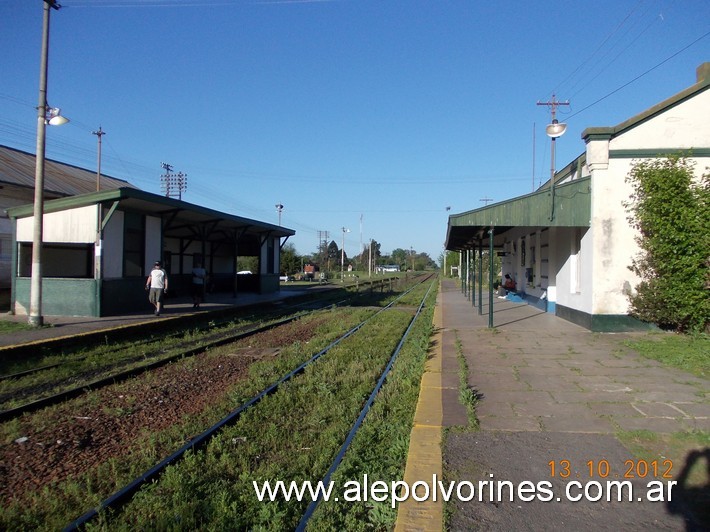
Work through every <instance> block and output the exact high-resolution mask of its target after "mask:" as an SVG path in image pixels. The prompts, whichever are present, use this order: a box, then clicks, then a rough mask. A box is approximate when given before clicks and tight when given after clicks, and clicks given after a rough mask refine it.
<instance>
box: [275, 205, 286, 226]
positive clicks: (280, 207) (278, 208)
mask: <svg viewBox="0 0 710 532" xmlns="http://www.w3.org/2000/svg"><path fill="white" fill-rule="evenodd" d="M275 207H276V212H278V213H279V226H280V225H281V211H282V210H284V206H283V205H281V204H280V203H277V204H276V205H275Z"/></svg>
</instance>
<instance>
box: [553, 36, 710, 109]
mask: <svg viewBox="0 0 710 532" xmlns="http://www.w3.org/2000/svg"><path fill="white" fill-rule="evenodd" d="M708 35H710V31H709V32H707V33H706V34H704V35H701V36H700V37H698V38H697V39H695V40H694V41H693V42H691V43H690V44H688V45H686V46H684V47H683V48H681V49H680V50H678V51H677V52H675V53H674V54H673V55H671V56H669V57H667V58H666V59H664V60H663V61H661V62H660V63H658V64H657V65H655V66H653V67H651V68H649V69H648V70H646V71H645V72H644V73H642V74H639V75H638V76H636V77H635V78H634V79H632V80H630V81H627V82H626V83H624V84H623V85H621V86H620V87H618V88H616V89H614V90H613V91H611V92H610V93H608V94H606V95H605V96H602V97H601V98H599V99H598V100H596V101H594V102H592V103H590V104H589V105H587V106H586V107H583V108H582V109H580V110H579V111H577V112H575V113H572V114H571V115H569V116H568V117H567V119H568V120H569V119H570V118H572V117H573V116H577V115H578V114H580V113H582V112H583V111H586V110H587V109H589V108H590V107H593V106H595V105H596V104H598V103H599V102H601V101H603V100H606V99H607V98H608V97H609V96H612V95H613V94H616V93H617V92H619V91H620V90H621V89H624V88H626V87H628V86H629V85H631V84H632V83H634V82H635V81H638V80H639V79H641V78H642V77H644V76H645V75H647V74H650V73H651V72H653V71H654V70H656V69H657V68H658V67H660V66H661V65H664V64H665V63H667V62H668V61H670V60H671V59H673V58H674V57H676V56H677V55H679V54H681V53H683V52H685V51H686V50H687V49H688V48H690V47H691V46H693V45H694V44H696V43H698V42H700V41H701V40H703V39H704V38H705V37H707V36H708Z"/></svg>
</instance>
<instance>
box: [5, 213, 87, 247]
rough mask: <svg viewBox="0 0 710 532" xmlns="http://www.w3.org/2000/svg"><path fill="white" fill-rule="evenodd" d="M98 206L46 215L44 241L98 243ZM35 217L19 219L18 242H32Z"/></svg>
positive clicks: (43, 223) (43, 232) (43, 231)
mask: <svg viewBox="0 0 710 532" xmlns="http://www.w3.org/2000/svg"><path fill="white" fill-rule="evenodd" d="M97 216H98V215H97V206H96V205H87V206H86V207H78V208H76V209H68V210H66V211H60V212H49V213H45V214H44V216H43V217H42V241H43V242H57V243H66V244H68V243H71V244H88V243H94V242H95V241H96V227H97ZM33 231H34V216H28V217H27V218H18V220H17V241H18V242H32V241H33V234H32V233H33Z"/></svg>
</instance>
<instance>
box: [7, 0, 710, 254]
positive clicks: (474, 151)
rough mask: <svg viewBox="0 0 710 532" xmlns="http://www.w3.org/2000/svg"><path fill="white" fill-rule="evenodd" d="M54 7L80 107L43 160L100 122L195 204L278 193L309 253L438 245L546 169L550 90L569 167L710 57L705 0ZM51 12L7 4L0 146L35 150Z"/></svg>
mask: <svg viewBox="0 0 710 532" xmlns="http://www.w3.org/2000/svg"><path fill="white" fill-rule="evenodd" d="M60 3H61V4H62V6H63V7H62V8H61V9H60V10H59V11H52V25H51V34H50V53H49V65H50V67H49V86H48V101H49V103H50V105H52V106H56V107H61V108H62V112H63V114H64V115H66V116H67V117H68V118H70V119H71V122H70V123H69V124H68V125H66V126H62V127H57V128H49V129H48V131H47V157H49V158H52V159H56V160H60V161H63V162H66V163H69V164H75V165H77V166H81V167H84V168H89V169H95V168H96V164H97V161H96V158H97V136H96V135H92V132H93V131H96V130H97V129H98V127H99V126H101V127H102V129H103V130H104V131H105V132H106V135H104V136H103V144H102V163H101V164H102V172H103V173H105V174H108V175H111V176H114V177H118V178H122V179H126V180H128V181H130V182H132V183H133V184H135V185H136V186H138V187H140V188H143V189H145V190H148V191H150V192H155V193H160V174H161V173H163V170H162V168H161V166H160V165H161V162H168V163H170V164H171V165H172V166H173V167H174V169H175V171H182V172H184V173H187V175H188V189H187V191H186V193H185V194H184V196H183V199H185V200H186V201H190V202H192V203H196V204H200V205H204V206H207V207H210V208H214V209H217V210H221V211H225V212H230V213H233V214H237V215H240V216H246V217H249V218H256V219H258V220H263V221H267V222H271V223H278V214H277V212H276V208H275V205H276V204H279V203H280V204H283V205H284V209H283V212H282V224H283V225H284V226H286V227H289V228H291V229H294V230H295V231H296V236H295V237H292V238H291V239H290V240H289V242H292V243H293V244H295V246H296V248H297V250H298V251H299V252H300V253H311V252H314V251H315V250H316V248H317V245H318V232H319V231H328V232H329V234H330V239H331V240H335V241H336V243H337V244H338V246H340V245H341V242H342V240H343V236H345V239H344V241H345V251H346V253H347V254H348V255H354V254H356V253H358V252H359V249H360V242H361V241H362V242H367V241H368V240H369V239H370V238H373V239H375V240H376V241H378V242H380V243H381V245H382V248H381V249H382V251H383V252H385V253H389V252H391V251H392V250H393V249H395V248H404V249H410V248H412V249H413V250H414V251H416V252H426V253H428V254H429V255H430V256H431V257H432V258H433V259H435V260H436V259H437V258H438V256H439V254H440V253H441V252H442V250H443V245H444V240H445V237H446V223H447V219H448V214H452V213H456V212H462V211H467V210H470V209H474V208H478V207H481V206H483V205H484V203H485V202H482V201H481V200H482V199H483V198H490V199H493V200H495V201H501V200H504V199H507V198H510V197H513V196H517V195H520V194H526V193H528V192H530V191H531V190H532V187H533V184H534V185H535V186H537V185H538V184H539V183H540V181H543V182H544V181H545V180H546V179H547V178H548V177H549V171H550V170H549V169H550V144H549V140H548V139H547V137H546V136H545V134H544V129H545V125H546V124H547V123H548V122H549V120H550V114H549V109H548V108H547V107H545V106H538V105H536V104H537V102H538V101H548V100H549V99H550V98H551V97H552V94H553V92H554V93H555V94H556V95H557V98H558V99H560V100H569V101H570V106H569V107H562V108H560V110H559V113H558V118H559V119H560V121H566V122H567V123H568V130H567V133H566V134H565V135H564V136H563V137H562V138H560V139H559V141H558V142H557V167H561V166H563V165H564V164H566V163H568V162H570V161H571V160H572V159H573V158H575V157H576V156H578V155H579V154H580V153H582V152H583V151H584V143H583V141H582V140H581V138H580V134H581V132H582V131H583V130H584V129H585V128H587V127H593V126H612V125H615V124H617V123H619V122H622V121H623V120H626V119H627V118H629V117H631V116H633V115H635V114H637V113H639V112H642V111H644V110H645V109H647V108H648V107H650V106H652V105H654V104H656V103H658V102H659V101H661V100H663V99H665V98H667V97H669V96H672V95H673V94H675V93H677V92H678V91H680V90H682V89H684V88H686V87H688V86H690V85H692V84H693V83H694V82H695V69H696V67H697V66H698V65H700V64H701V63H702V62H704V61H710V36H709V35H708V33H709V32H710V2H707V1H706V0H685V1H683V0H675V1H671V0H630V1H626V0H597V1H596V2H592V3H590V2H586V1H585V2H582V1H578V0H570V1H568V2H548V1H545V0H542V1H538V2H526V1H522V0H520V1H506V0H503V1H498V2H486V3H484V2H478V1H472V0H471V1H456V0H451V1H447V0H439V1H433V0H429V1H423V0H407V1H389V0H377V1H372V0H320V1H319V0H311V1H309V0H304V1H297V0H293V1H289V0H270V1H269V0H265V1H258V0H253V1H246V0H231V1H230V0H172V1H168V0H152V1H151V0H145V1H139V0H65V1H64V2H60ZM41 26H42V0H0V30H1V31H0V49H2V50H3V54H2V57H1V58H0V73H1V74H2V78H1V79H2V81H1V82H0V109H1V112H0V144H4V145H8V146H11V147H14V148H18V149H21V150H25V151H28V152H31V153H34V151H35V142H36V141H35V138H36V110H35V106H36V105H37V93H38V79H39V58H40V41H41ZM691 43H694V44H691ZM637 77H638V78H639V79H637V80H636V81H633V82H632V83H629V82H631V81H632V80H634V79H635V78H637ZM626 84H628V85H627V86H625V87H624V85H626ZM622 87H623V88H622ZM600 100H601V101H600ZM533 131H535V135H533ZM533 139H534V140H533ZM533 160H534V162H535V164H534V167H533ZM447 207H450V208H451V210H450V211H449V212H447V211H446V208H447ZM361 219H362V222H361ZM343 227H346V228H348V229H350V232H349V233H347V234H345V235H343V232H342V228H343ZM361 228H362V230H361ZM361 239H362V240H361Z"/></svg>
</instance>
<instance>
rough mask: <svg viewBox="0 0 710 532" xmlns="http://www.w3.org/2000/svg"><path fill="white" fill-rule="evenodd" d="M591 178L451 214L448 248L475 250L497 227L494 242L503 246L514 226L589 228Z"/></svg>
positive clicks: (542, 188)
mask: <svg viewBox="0 0 710 532" xmlns="http://www.w3.org/2000/svg"><path fill="white" fill-rule="evenodd" d="M590 192H591V178H589V177H584V178H581V179H575V180H573V181H570V182H568V183H564V184H561V185H560V184H557V185H555V188H554V191H551V190H550V188H549V186H547V187H545V186H543V187H541V188H540V189H539V190H537V191H536V192H533V193H531V194H526V195H525V196H519V197H517V198H513V199H510V200H507V201H503V202H500V203H494V204H492V205H488V206H487V207H482V208H480V209H475V210H472V211H468V212H463V213H460V214H452V215H451V216H449V223H448V227H447V231H446V249H447V250H448V251H463V250H467V249H475V248H476V247H477V246H478V245H479V243H482V244H483V245H484V246H488V245H489V244H490V243H489V241H488V238H489V230H490V228H491V227H493V228H494V237H493V245H494V247H499V246H502V245H503V242H504V239H505V236H504V233H506V232H507V231H510V230H511V229H514V228H543V227H589V226H590V217H591V194H590Z"/></svg>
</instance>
